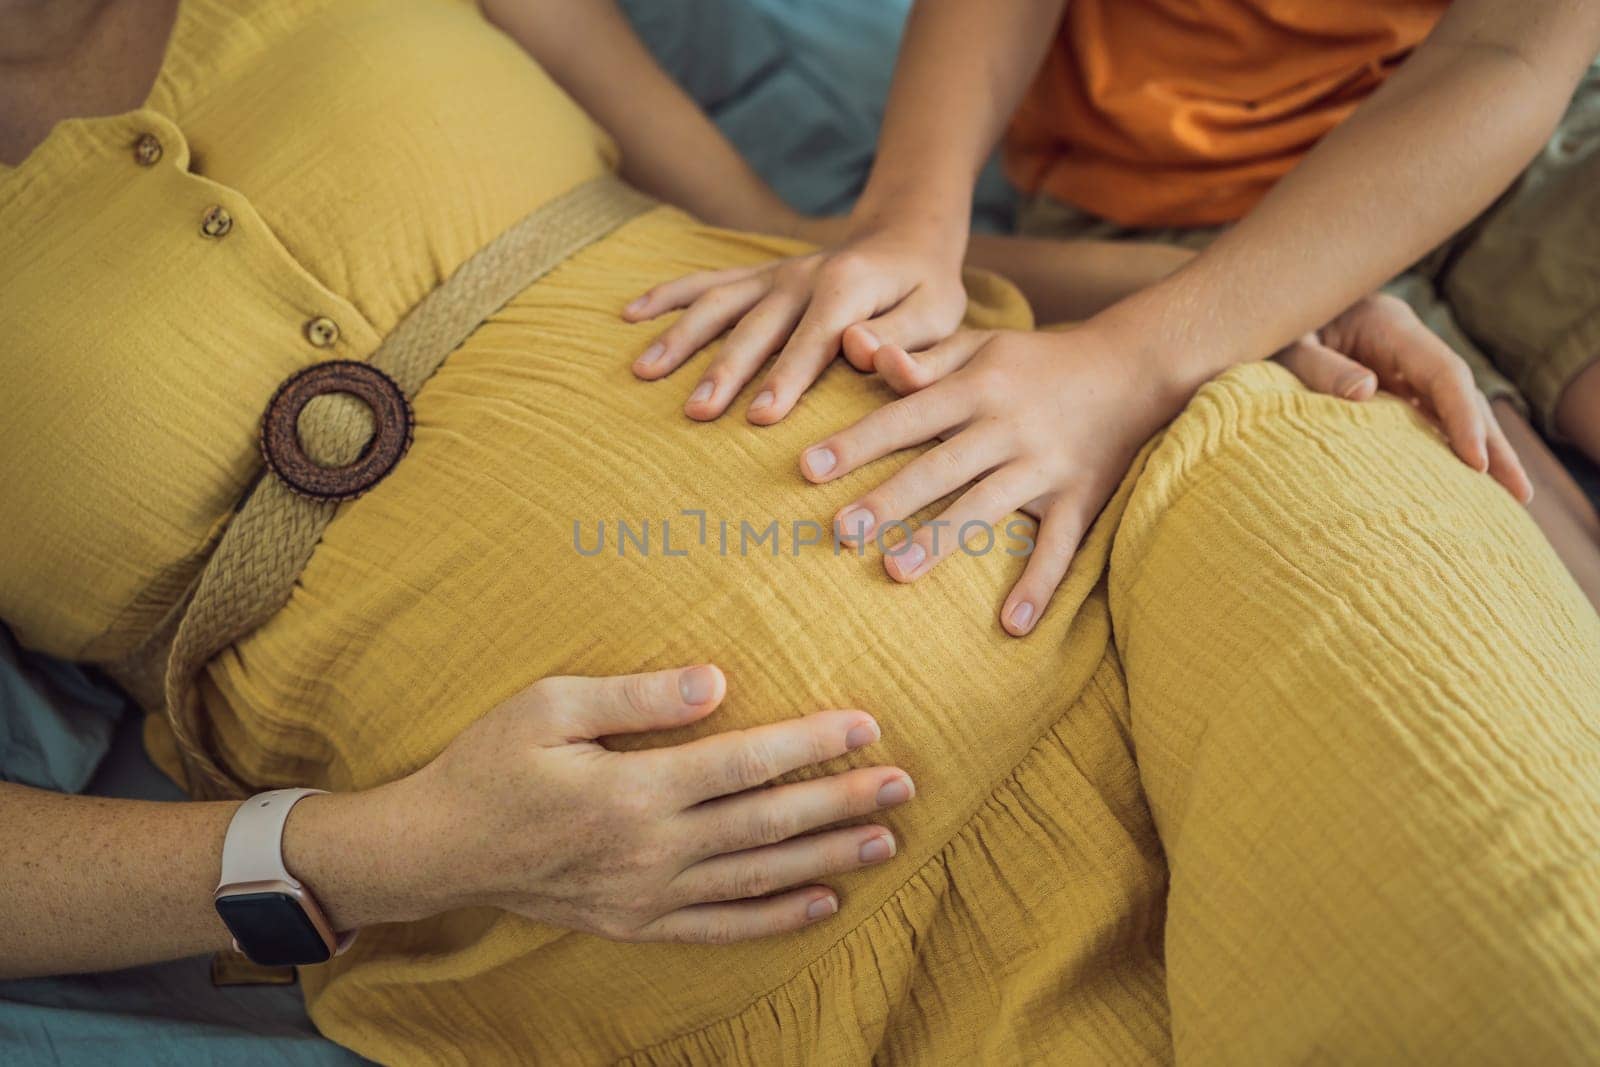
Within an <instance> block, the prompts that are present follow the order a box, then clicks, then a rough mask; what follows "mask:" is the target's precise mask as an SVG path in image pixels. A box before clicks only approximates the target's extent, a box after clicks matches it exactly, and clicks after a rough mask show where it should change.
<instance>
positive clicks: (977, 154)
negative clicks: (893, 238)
mask: <svg viewBox="0 0 1600 1067" xmlns="http://www.w3.org/2000/svg"><path fill="white" fill-rule="evenodd" d="M1063 6H1064V0H989V2H986V3H981V4H975V3H972V2H971V0H918V2H917V4H916V5H915V7H913V9H912V12H911V16H910V18H909V19H908V20H907V22H906V31H905V37H904V40H903V41H902V43H901V46H900V57H899V59H898V61H897V62H896V64H895V72H894V82H893V84H892V86H891V88H890V91H889V101H888V104H887V107H886V109H885V112H884V118H883V129H882V131H881V132H880V134H879V136H878V157H877V160H876V162H875V163H874V164H873V168H872V174H871V177H870V178H869V179H868V181H867V187H866V189H865V190H864V191H863V192H862V195H861V200H860V202H859V204H858V205H857V207H856V214H857V215H858V216H860V217H862V218H864V219H867V220H873V219H877V218H880V217H882V216H884V215H890V214H892V215H894V216H896V217H897V218H910V219H912V220H919V219H920V220H922V221H925V222H927V223H929V224H932V225H938V226H951V225H956V226H958V227H959V232H960V234H961V235H963V236H964V235H965V234H966V225H967V214H968V212H969V211H970V210H971V202H972V190H973V186H974V184H975V183H976V182H977V177H978V172H979V171H980V170H981V169H982V168H983V164H984V161H985V160H986V159H987V158H988V156H989V153H990V151H991V150H992V149H993V148H994V145H995V143H996V142H997V141H998V140H999V138H1000V133H1001V131H1002V130H1004V129H1005V124H1006V122H1007V121H1008V120H1009V119H1010V117H1011V114H1012V112H1013V111H1014V110H1015V109H1016V106H1017V104H1018V103H1019V102H1020V101H1021V99H1022V94H1023V92H1024V91H1025V90H1026V89H1027V87H1028V83H1029V82H1030V81H1031V80H1032V79H1033V75H1034V73H1035V72H1036V71H1037V70H1038V68H1039V64H1040V63H1041V62H1043V60H1044V56H1045V52H1046V51H1047V50H1048V48H1049V46H1050V42H1051V40H1052V39H1053V38H1054V35H1055V28H1056V25H1057V24H1058V23H1059V22H1060V19H1061V11H1062V9H1063Z"/></svg>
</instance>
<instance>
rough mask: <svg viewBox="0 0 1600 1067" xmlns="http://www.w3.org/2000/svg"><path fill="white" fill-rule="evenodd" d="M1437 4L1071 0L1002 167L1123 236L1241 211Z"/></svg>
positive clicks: (1421, 29) (1371, 81) (1432, 16)
mask: <svg viewBox="0 0 1600 1067" xmlns="http://www.w3.org/2000/svg"><path fill="white" fill-rule="evenodd" d="M1447 2H1448V0H1068V2H1067V10H1066V15H1065V16H1064V17H1063V19H1062V23H1061V29H1060V32H1059V35H1058V37H1057V40H1056V43H1055V46H1054V48H1052V50H1051V53H1050V56H1049V58H1048V59H1047V60H1046V61H1045V64H1044V67H1043V69H1041V70H1040V72H1039V76H1038V77H1037V78H1036V79H1035V81H1034V84H1033V87H1032V88H1031V89H1030V90H1029V92H1028V96H1027V98H1026V99H1025V100H1024V102H1023V104H1022V107H1021V108H1020V109H1019V110H1018V112H1017V114H1016V117H1015V118H1014V119H1013V120H1012V125H1011V132H1010V136H1009V139H1008V143H1007V151H1006V163H1007V169H1008V171H1009V172H1010V175H1011V179H1012V180H1013V181H1014V182H1016V183H1017V184H1018V185H1019V186H1021V187H1022V188H1023V189H1024V190H1026V191H1028V192H1044V193H1048V194H1050V195H1051V196H1054V197H1055V198H1057V199H1059V200H1063V201H1065V202H1067V203H1070V204H1075V205H1077V206H1078V207H1080V208H1083V209H1084V210H1086V211H1089V212H1092V213H1093V214H1096V215H1100V216H1103V217H1105V218H1108V219H1112V220H1114V221H1116V222H1120V223H1123V224H1125V225H1130V226H1199V225H1210V224H1214V223H1221V222H1228V221H1231V220H1233V219H1237V218H1238V217H1239V216H1241V215H1243V214H1244V213H1245V212H1246V211H1248V210H1249V209H1250V208H1251V207H1252V206H1253V205H1254V204H1255V202H1256V201H1257V200H1259V199H1260V198H1261V196H1262V194H1263V193H1265V192H1266V191H1267V189H1268V188H1269V187H1270V186H1271V185H1272V183H1273V182H1275V181H1277V180H1278V179H1279V178H1281V177H1283V175H1284V174H1286V173H1287V172H1288V171H1289V169H1290V168H1291V167H1293V166H1294V165H1295V163H1296V162H1298V161H1299V159H1300V157H1301V156H1302V155H1304V154H1305V152H1306V151H1307V150H1308V149H1309V148H1310V147H1311V146H1312V145H1313V144H1315V143H1316V142H1317V140H1318V139H1319V138H1320V137H1322V135H1323V134H1325V133H1327V132H1328V131H1329V130H1331V129H1332V128H1333V127H1334V126H1335V125H1337V124H1338V123H1339V122H1341V121H1342V120H1343V119H1344V118H1345V116H1347V115H1349V114H1350V112H1351V110H1352V109H1354V108H1355V106H1356V105H1357V104H1359V103H1360V102H1361V101H1362V100H1364V99H1365V98H1366V97H1367V95H1368V94H1369V93H1371V92H1372V90H1373V89H1375V88H1377V87H1378V85H1379V84H1381V83H1382V81H1383V79H1384V78H1385V77H1387V76H1388V74H1389V72H1390V71H1392V70H1393V69H1394V68H1395V67H1396V66H1397V65H1398V64H1399V63H1400V62H1401V60H1403V59H1405V57H1406V55H1407V54H1408V53H1409V52H1410V50H1411V49H1412V48H1413V47H1415V46H1416V45H1417V44H1418V42H1420V41H1421V40H1422V39H1423V38H1424V37H1426V36H1427V34H1428V32H1429V31H1430V30H1431V29H1432V28H1433V25H1434V23H1435V22H1436V21H1438V18H1439V16H1440V14H1441V13H1442V12H1443V11H1444V7H1445V4H1446V3H1447Z"/></svg>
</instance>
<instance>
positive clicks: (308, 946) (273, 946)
mask: <svg viewBox="0 0 1600 1067" xmlns="http://www.w3.org/2000/svg"><path fill="white" fill-rule="evenodd" d="M217 914H218V915H220V916H222V922H223V924H224V925H226V926H227V928H228V929H229V931H231V932H232V934H233V939H234V940H235V941H237V942H239V948H240V949H241V950H243V952H244V954H245V955H246V956H249V957H250V959H251V960H252V961H253V962H255V963H259V964H261V965H263V966H266V967H287V966H290V965H299V964H305V963H323V962H325V961H326V960H328V959H329V958H330V957H331V956H332V953H331V952H329V951H328V946H327V944H325V943H324V942H323V940H322V937H321V935H320V934H318V933H317V928H316V927H315V926H312V925H311V920H310V919H309V918H307V917H306V913H305V912H304V911H302V910H301V909H300V903H299V902H298V901H297V900H295V899H294V898H293V897H291V896H290V895H289V894H287V893H238V894H230V895H228V896H225V897H219V898H217Z"/></svg>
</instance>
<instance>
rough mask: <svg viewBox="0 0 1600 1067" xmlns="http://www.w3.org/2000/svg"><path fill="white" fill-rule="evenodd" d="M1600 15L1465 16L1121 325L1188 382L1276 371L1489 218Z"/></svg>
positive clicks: (1449, 18) (1484, 5) (1546, 11)
mask: <svg viewBox="0 0 1600 1067" xmlns="http://www.w3.org/2000/svg"><path fill="white" fill-rule="evenodd" d="M1597 46H1600V5H1597V4H1596V3H1594V2H1593V0H1583V2H1578V0H1539V2H1530V3H1526V4H1520V5H1506V4H1501V3H1498V2H1497V0H1458V2H1457V3H1456V4H1453V5H1452V6H1451V8H1450V9H1449V11H1448V13H1447V14H1446V15H1445V16H1444V19H1443V20H1442V21H1441V22H1440V24H1439V26H1438V27H1437V29H1436V30H1435V32H1434V34H1433V35H1432V36H1431V37H1430V38H1429V39H1428V40H1427V41H1426V42H1425V43H1424V44H1423V45H1422V46H1421V47H1420V48H1418V49H1417V51H1416V52H1415V54H1414V55H1413V56H1412V57H1411V58H1410V59H1409V60H1408V61H1407V62H1406V63H1405V64H1404V65H1403V66H1402V67H1401V69H1400V70H1399V71H1397V72H1396V73H1395V74H1394V76H1393V77H1392V78H1390V79H1389V81H1388V83H1387V84H1385V85H1384V87H1383V88H1382V89H1380V90H1379V91H1378V92H1377V93H1375V94H1374V95H1373V97H1372V98H1371V99H1370V100H1369V101H1367V102H1366V103H1365V104H1363V105H1362V106H1361V107H1360V108H1358V109H1357V110H1356V111H1355V113H1354V114H1353V115H1352V116H1351V117H1350V119H1349V120H1347V121H1346V122H1345V123H1344V124H1343V125H1342V126H1340V127H1339V128H1338V129H1337V130H1335V131H1334V132H1333V133H1332V134H1330V135H1329V136H1328V137H1327V138H1326V139H1324V140H1323V141H1322V142H1321V143H1320V144H1319V145H1318V146H1317V147H1316V148H1315V149H1314V150H1313V151H1312V152H1311V153H1310V154H1309V155H1308V156H1307V157H1306V159H1305V160H1304V161H1303V162H1302V163H1301V164H1300V166H1299V167H1297V168H1296V169H1295V170H1294V171H1293V172H1292V173H1291V174H1290V175H1289V176H1288V177H1287V178H1285V179H1284V180H1283V181H1282V182H1280V183H1279V184H1278V185H1277V187H1275V188H1274V189H1273V190H1272V192H1271V193H1270V194H1269V195H1268V196H1267V197H1266V198H1265V199H1263V200H1262V202H1261V203H1260V204H1259V205H1258V206H1257V207H1256V209H1255V210H1254V211H1252V212H1251V213H1250V215H1249V216H1248V217H1246V218H1245V219H1244V220H1242V221H1241V222H1240V223H1239V224H1238V225H1236V226H1235V227H1234V228H1233V229H1232V230H1230V231H1229V232H1227V233H1225V234H1224V235H1223V236H1222V237H1220V238H1219V239H1218V240H1217V241H1216V242H1215V243H1214V244H1212V245H1211V246H1210V248H1208V249H1207V250H1206V251H1205V252H1204V253H1203V254H1201V255H1200V256H1198V257H1197V258H1196V259H1195V260H1194V261H1193V262H1192V263H1190V264H1189V265H1188V266H1186V267H1185V268H1183V269H1182V270H1180V271H1178V272H1177V273H1176V274H1174V275H1173V276H1172V277H1171V278H1169V279H1167V280H1166V281H1164V282H1163V283H1161V284H1160V285H1158V286H1156V287H1155V288H1154V289H1152V290H1150V291H1149V292H1148V293H1145V294H1141V295H1140V296H1139V297H1138V298H1136V300H1135V301H1132V302H1130V306H1129V307H1128V308H1126V309H1123V310H1119V312H1117V313H1116V314H1117V316H1118V318H1119V319H1120V320H1121V321H1122V323H1123V325H1124V326H1126V329H1127V332H1128V333H1129V334H1130V335H1131V336H1135V337H1140V338H1144V339H1147V341H1148V343H1149V344H1150V346H1151V347H1153V348H1154V349H1157V350H1159V351H1158V352H1156V353H1154V354H1155V355H1157V356H1158V358H1169V357H1170V355H1171V354H1172V353H1174V352H1182V353H1184V358H1185V360H1186V361H1187V363H1186V365H1185V367H1184V368H1183V374H1184V376H1185V377H1186V378H1187V379H1189V380H1192V381H1194V382H1198V381H1201V380H1204V379H1205V378H1208V377H1210V376H1211V375H1212V374H1214V373H1216V372H1217V371H1218V370H1220V369H1222V368H1223V367H1225V366H1228V365H1231V364H1232V363H1237V362H1240V361H1244V360H1253V359H1260V358H1264V357H1265V356H1267V355H1268V354H1270V353H1272V352H1274V351H1276V350H1278V349H1279V348H1281V347H1282V346H1283V345H1285V344H1287V343H1289V342H1290V341H1292V340H1293V339H1294V338H1296V337H1298V336H1300V335H1301V334H1303V333H1305V332H1306V331H1308V330H1311V329H1314V328H1315V327H1317V326H1319V325H1320V324H1322V323H1324V322H1327V321H1328V320H1329V319H1331V318H1332V317H1333V316H1335V315H1336V314H1338V313H1339V312H1340V311H1341V310H1343V309H1344V308H1345V307H1348V306H1349V305H1351V304H1352V303H1354V302H1355V301H1356V300H1357V299H1358V298H1360V297H1361V296H1363V295H1364V294H1366V293H1369V292H1371V291H1373V290H1374V289H1377V288H1378V287H1380V286H1381V285H1383V284H1384V283H1385V282H1387V281H1388V280H1389V279H1390V278H1391V277H1393V276H1394V275H1396V274H1398V273H1400V272H1401V271H1402V270H1404V269H1405V268H1406V267H1408V266H1409V265H1410V264H1412V263H1414V262H1415V261H1416V260H1418V259H1420V258H1421V257H1422V256H1423V255H1424V254H1426V253H1427V252H1428V251H1429V250H1430V249H1432V248H1434V247H1436V246H1437V245H1438V244H1439V243H1440V242H1442V241H1443V240H1445V239H1446V238H1447V237H1448V236H1449V235H1450V234H1452V233H1453V232H1455V231H1456V230H1458V229H1459V228H1460V227H1461V226H1463V225H1465V224H1466V223H1467V222H1468V221H1469V220H1470V219H1472V218H1473V217H1474V216H1475V215H1476V214H1477V213H1479V212H1480V211H1482V210H1483V209H1484V208H1485V207H1487V206H1488V204H1489V203H1490V202H1491V201H1492V200H1493V199H1494V197H1495V196H1496V195H1498V194H1499V193H1500V192H1501V191H1502V190H1503V189H1504V188H1505V187H1506V186H1507V185H1509V184H1510V183H1511V181H1512V180H1513V179H1515V177H1516V175H1517V174H1518V173H1519V172H1520V171H1521V169H1522V168H1523V167H1524V166H1525V165H1526V164H1527V162H1528V160H1529V159H1531V158H1532V157H1533V155H1534V153H1535V152H1537V151H1538V150H1539V148H1540V146H1541V145H1542V144H1543V143H1544V141H1545V139H1546V138H1547V137H1548V136H1549V133H1550V131H1551V130H1552V129H1553V127H1554V126H1555V124H1556V122H1557V120H1558V119H1559V117H1560V115H1561V113H1562V110H1563V108H1564V106H1565V104H1566V102H1567V99H1568V97H1569V96H1570V94H1571V91H1572V88H1573V86H1574V85H1575V84H1576V82H1577V79H1578V78H1579V77H1580V76H1581V74H1582V72H1583V70H1584V68H1585V67H1586V66H1587V64H1588V62H1589V60H1590V58H1591V57H1592V56H1593V54H1594V52H1595V50H1596V47H1597Z"/></svg>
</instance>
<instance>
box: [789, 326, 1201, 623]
mask: <svg viewBox="0 0 1600 1067" xmlns="http://www.w3.org/2000/svg"><path fill="white" fill-rule="evenodd" d="M875 357H876V358H875V362H876V365H877V367H878V370H879V372H880V373H881V374H883V375H884V377H886V378H888V379H889V380H890V382H891V383H893V384H895V387H896V388H897V389H917V390H918V391H916V392H913V393H912V394H911V395H910V396H906V397H903V398H902V399H900V400H896V401H894V402H893V403H891V404H888V405H885V406H884V407H881V408H879V409H878V410H877V411H874V412H873V413H872V414H870V415H867V416H866V417H865V418H863V419H861V420H860V421H859V422H857V423H856V424H855V425H854V426H851V427H850V428H849V429H847V430H844V431H842V432H840V433H836V434H834V435H833V436H831V437H829V438H827V439H826V440H823V441H821V442H819V443H818V444H816V445H814V446H813V447H811V448H809V449H807V450H806V452H805V454H804V455H803V456H802V457H801V463H800V466H801V470H802V471H803V472H804V474H805V476H806V477H807V478H809V479H810V480H811V481H813V482H827V481H832V480H833V479H835V478H838V477H840V476H841V475H844V474H848V473H849V472H850V471H853V470H855V469H856V468H858V467H860V466H861V465H862V464H864V463H868V462H870V461H872V460H874V459H877V458H879V457H880V456H886V455H888V454H889V453H891V452H895V451H898V450H900V449H902V448H910V447H911V446H913V445H917V444H921V443H922V442H924V441H928V440H931V439H933V438H935V437H941V436H943V437H946V440H945V442H944V443H943V444H941V445H939V446H938V447H936V448H934V449H933V450H931V451H929V452H927V453H926V454H924V455H922V456H919V457H917V458H916V459H914V460H912V461H911V462H910V463H908V464H907V465H906V466H905V467H904V468H902V469H901V470H900V471H899V472H898V473H896V474H894V475H893V476H892V477H890V478H889V480H888V481H886V482H884V483H883V484H882V485H880V486H878V487H877V488H876V489H874V490H872V491H871V492H870V493H867V494H866V495H865V496H863V497H861V498H859V499H857V500H855V501H853V502H851V503H850V504H847V505H846V506H845V507H843V508H841V509H840V511H839V513H838V514H837V515H836V516H835V517H834V522H835V523H836V524H837V526H838V529H839V530H840V535H841V539H843V540H845V541H847V542H852V543H853V542H856V541H861V540H864V539H871V538H874V537H875V536H876V535H877V532H878V531H879V530H880V529H882V528H883V527H884V524H885V523H888V522H891V521H894V520H904V519H905V518H906V517H907V516H909V515H911V514H913V513H914V512H916V511H919V510H920V509H922V508H924V507H926V506H927V505H928V504H930V503H932V502H933V501H935V500H938V499H939V498H941V497H943V496H945V495H947V494H949V493H952V492H954V491H955V490H957V489H960V488H961V487H962V486H965V485H967V484H968V483H969V482H973V481H974V480H976V484H975V485H973V486H972V487H971V488H969V489H968V490H967V491H966V492H965V493H964V494H963V495H962V496H961V497H960V498H959V499H958V500H957V501H956V502H955V503H954V504H953V505H951V506H950V507H949V508H948V509H947V510H946V511H945V512H944V513H942V514H941V515H940V516H939V517H938V518H937V519H935V520H934V521H933V522H930V523H926V524H924V525H923V526H922V527H921V528H920V529H919V530H918V531H917V532H916V533H915V534H913V535H912V536H911V537H910V538H908V539H906V540H905V541H903V542H901V543H900V544H898V545H892V546H890V547H889V548H888V549H887V550H886V551H885V553H884V566H885V569H887V570H888V572H889V574H890V576H891V577H893V578H895V579H896V580H898V581H902V582H910V581H915V580H916V579H918V578H920V577H922V576H923V575H924V574H926V573H928V571H929V570H931V569H932V568H933V567H935V566H936V565H937V564H938V563H939V562H940V561H941V560H943V559H944V558H945V557H947V556H949V555H950V554H951V553H952V552H955V551H956V550H957V549H958V548H960V547H961V545H962V543H963V541H964V540H965V535H966V534H969V533H976V532H977V530H978V528H979V527H980V526H981V527H982V528H984V529H985V530H988V528H989V527H992V526H993V525H995V524H997V523H1000V522H1002V521H1003V520H1004V519H1005V517H1006V516H1007V515H1008V514H1010V513H1011V512H1012V511H1016V510H1019V509H1021V510H1026V511H1028V512H1029V513H1030V514H1032V515H1034V516H1035V517H1037V518H1038V519H1039V520H1040V524H1039V531H1038V534H1037V537H1036V542H1037V543H1036V546H1035V548H1034V551H1033V553H1032V554H1031V555H1030V557H1029V559H1028V564H1027V567H1026V568H1025V569H1024V571H1023V574H1022V578H1021V580H1020V581H1018V582H1017V584H1016V587H1015V588H1013V589H1012V591H1011V595H1010V596H1009V597H1007V598H1006V602H1005V605H1004V606H1003V607H1002V609H1001V612H1000V620H1001V624H1002V625H1003V626H1004V627H1005V628H1006V630H1007V631H1009V632H1010V633H1012V634H1015V635H1017V636H1021V635H1023V634H1026V633H1028V632H1030V631H1031V630H1032V629H1033V628H1034V626H1036V625H1037V624H1038V621H1039V617H1040V616H1041V615H1042V614H1043V612H1044V609H1045V606H1046V605H1047V604H1048V603H1049V602H1050V597H1051V596H1052V595H1053V594H1054V593H1055V589H1056V586H1057V585H1059V584H1060V583H1061V579H1062V578H1063V577H1064V576H1065V574H1066V572H1067V564H1068V563H1069V562H1071V559H1072V556H1073V554H1074V553H1075V552H1076V551H1077V547H1078V542H1079V540H1080V539H1081V538H1082V537H1083V535H1084V533H1085V532H1087V530H1088V529H1089V525H1090V523H1092V522H1093V521H1094V518H1095V516H1096V515H1098V514H1099V512H1100V509H1101V508H1102V507H1103V506H1104V505H1105V502H1106V501H1107V500H1108V499H1110V497H1111V493H1112V491H1113V490H1115V489H1116V487H1117V483H1118V482H1119V481H1121V479H1122V476H1123V474H1124V473H1126V471H1127V469H1128V465H1129V464H1130V463H1131V462H1132V461H1133V457H1134V455H1135V453H1137V452H1138V450H1139V448H1140V447H1141V446H1142V445H1143V444H1144V443H1145V441H1147V440H1148V439H1149V438H1150V437H1151V435H1152V434H1154V433H1155V432H1156V431H1157V430H1158V429H1160V428H1161V426H1163V425H1164V424H1165V423H1166V422H1167V421H1168V420H1169V419H1171V418H1172V417H1173V416H1174V415H1175V414H1177V412H1178V411H1179V410H1181V408H1182V407H1183V405H1184V403H1185V402H1186V401H1187V399H1188V395H1189V392H1190V390H1189V389H1188V388H1186V387H1183V386H1180V385H1179V384H1178V383H1177V382H1176V379H1175V376H1172V375H1169V374H1168V373H1167V370H1166V368H1165V367H1164V365H1163V364H1162V363H1161V362H1160V361H1158V360H1154V359H1150V358H1143V357H1140V356H1138V355H1137V354H1135V353H1134V352H1133V351H1131V346H1130V345H1128V344H1125V343H1122V342H1120V341H1118V340H1117V339H1116V338H1115V337H1113V336H1111V335H1109V334H1107V333H1105V332H1104V331H1102V330H1100V329H1097V328H1096V327H1094V326H1093V325H1090V326H1085V327H1081V328H1079V329H1076V330H1073V331H1070V332H1067V333H1013V332H987V331H962V332H960V333H957V334H955V335H954V336H952V337H950V338H949V339H948V340H946V341H944V342H942V343H940V344H938V345H935V346H934V347H933V348H931V349H929V350H928V351H927V352H924V353H922V354H921V355H919V356H918V357H916V358H913V357H911V356H908V355H907V354H906V352H905V350H904V349H903V348H900V347H898V346H890V345H885V346H883V347H882V348H879V349H878V350H877V351H876V353H875ZM933 379H937V380H936V381H933V384H931V385H927V387H926V388H920V386H921V385H926V384H927V382H928V381H929V380H933ZM986 472H987V473H986ZM969 524H970V527H969Z"/></svg>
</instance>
